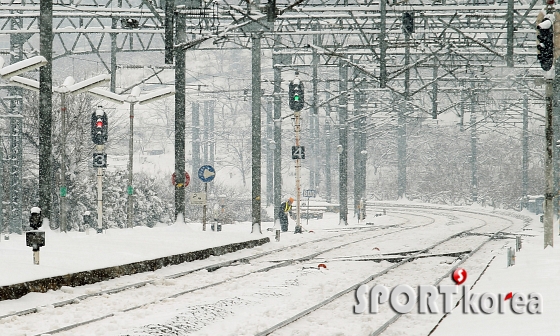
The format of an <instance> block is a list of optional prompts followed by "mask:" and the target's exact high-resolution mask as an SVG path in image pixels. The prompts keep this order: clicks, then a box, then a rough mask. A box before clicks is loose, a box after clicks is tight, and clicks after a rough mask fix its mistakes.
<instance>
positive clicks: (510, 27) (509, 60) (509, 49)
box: [506, 0, 515, 68]
mask: <svg viewBox="0 0 560 336" xmlns="http://www.w3.org/2000/svg"><path fill="white" fill-rule="evenodd" d="M513 11H514V0H508V3H507V15H506V25H507V28H506V29H507V33H506V36H507V40H506V64H507V66H508V67H510V68H513V33H514V30H515V28H514V22H513Z"/></svg>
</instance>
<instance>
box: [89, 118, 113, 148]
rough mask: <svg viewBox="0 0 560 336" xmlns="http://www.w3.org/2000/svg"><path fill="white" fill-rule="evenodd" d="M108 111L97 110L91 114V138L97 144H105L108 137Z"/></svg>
mask: <svg viewBox="0 0 560 336" xmlns="http://www.w3.org/2000/svg"><path fill="white" fill-rule="evenodd" d="M107 122H108V118H107V113H105V112H99V111H96V112H94V113H93V114H92V115H91V140H92V141H93V143H94V144H96V145H103V144H105V142H107V138H108V133H109V132H108V130H109V126H108V123H107Z"/></svg>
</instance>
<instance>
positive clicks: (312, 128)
mask: <svg viewBox="0 0 560 336" xmlns="http://www.w3.org/2000/svg"><path fill="white" fill-rule="evenodd" d="M313 30H317V25H315V26H314V27H313ZM320 43H321V41H320V35H318V34H315V35H313V44H314V45H319V44H320ZM311 62H312V82H311V85H312V86H311V89H312V102H311V104H312V105H311V113H310V115H309V134H310V140H311V158H310V159H311V160H310V161H311V164H310V169H309V188H310V189H313V190H316V189H317V185H318V183H319V182H318V177H319V174H318V169H317V166H318V165H317V158H318V157H319V145H318V136H319V111H318V108H317V105H318V94H317V90H318V68H319V55H318V54H317V49H316V48H313V49H312V61H311Z"/></svg>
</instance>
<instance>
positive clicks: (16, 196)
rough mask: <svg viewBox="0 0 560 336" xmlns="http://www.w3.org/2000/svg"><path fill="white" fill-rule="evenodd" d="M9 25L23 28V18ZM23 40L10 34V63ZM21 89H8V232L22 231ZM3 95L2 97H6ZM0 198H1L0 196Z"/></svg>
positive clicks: (17, 58) (20, 54) (16, 58)
mask: <svg viewBox="0 0 560 336" xmlns="http://www.w3.org/2000/svg"><path fill="white" fill-rule="evenodd" d="M10 21H11V23H10V27H11V29H13V30H17V29H23V19H22V18H19V19H16V18H12V19H11V20H10ZM23 43H24V42H23V40H22V38H21V37H20V38H17V35H10V64H14V63H16V62H19V61H22V60H23ZM22 91H23V89H22V88H19V87H11V88H10V89H9V95H10V96H11V97H10V98H11V99H10V111H9V113H10V114H11V115H12V117H10V118H9V127H10V150H9V153H8V163H9V164H8V169H9V172H10V174H9V183H10V184H9V186H10V187H9V199H10V206H9V208H8V210H9V212H8V214H9V216H10V220H9V223H10V227H9V230H8V231H9V232H12V233H18V234H19V233H21V232H22V210H23V204H22V201H23V198H22V196H23V184H22V182H23V181H22V177H23V154H22V150H23V144H22V141H23V138H22V137H23V117H22V113H21V112H22V105H23V98H22V97H23V93H22ZM6 98H7V97H5V98H4V99H6ZM0 200H1V198H0Z"/></svg>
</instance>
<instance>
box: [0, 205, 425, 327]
mask: <svg viewBox="0 0 560 336" xmlns="http://www.w3.org/2000/svg"><path fill="white" fill-rule="evenodd" d="M412 215H413V216H414V214H412ZM424 217H425V216H424ZM434 222H435V220H432V221H431V222H430V223H426V224H421V225H415V226H412V227H407V228H403V229H400V230H395V231H392V232H385V233H382V234H379V235H376V236H371V237H365V238H360V239H358V240H355V241H351V242H347V243H344V244H341V245H337V246H334V247H330V248H328V249H324V250H321V251H318V252H315V253H312V254H309V255H306V256H303V257H299V258H292V259H290V260H287V261H284V262H281V263H278V264H275V265H272V266H267V267H264V268H261V269H257V270H254V271H250V272H247V273H244V274H241V275H238V276H233V277H230V278H227V279H224V280H221V281H218V282H214V283H211V284H208V285H204V286H201V287H196V288H192V289H189V290H186V291H182V292H178V293H175V294H172V295H168V296H166V297H163V298H159V299H156V300H153V301H150V302H147V303H142V304H140V305H137V306H133V307H129V308H126V309H121V310H119V311H116V312H112V313H109V314H106V315H103V316H100V317H96V318H93V319H89V320H85V321H81V322H78V323H73V324H69V325H67V326H64V327H61V328H57V329H54V330H50V331H48V332H41V333H39V334H36V335H35V336H40V335H44V334H56V333H59V332H62V331H67V330H71V329H74V328H77V327H80V326H83V325H86V324H90V323H94V322H97V321H101V320H104V319H107V318H109V317H113V316H115V315H116V314H120V313H125V312H129V311H132V310H135V309H138V308H142V307H145V306H148V305H151V304H155V303H158V302H160V301H162V300H165V299H173V298H176V297H179V296H182V295H185V294H189V293H192V292H196V291H199V290H203V289H206V288H210V287H215V286H219V285H222V284H224V283H226V282H228V281H232V280H237V279H240V278H244V277H246V276H249V275H251V274H254V273H262V272H268V271H270V270H272V269H276V268H281V267H285V266H288V265H292V264H294V263H297V262H302V261H307V260H311V259H313V258H315V257H317V256H318V255H321V254H323V253H326V252H330V251H332V250H335V249H338V248H342V247H344V246H348V245H350V244H355V243H358V242H362V241H365V240H369V239H373V238H377V237H382V236H386V235H391V234H395V233H398V232H401V231H406V230H412V229H415V228H419V227H424V226H428V225H431V224H433V223H434ZM363 232H364V231H359V232H354V233H363ZM345 235H348V234H347V233H345V234H340V235H337V236H333V237H329V238H334V237H340V236H345ZM323 240H324V238H321V239H317V240H314V241H312V242H318V241H323ZM305 243H310V242H304V243H301V244H297V245H295V246H294V247H296V246H300V245H303V244H305ZM287 249H288V248H281V249H277V250H274V251H268V252H264V253H261V254H259V255H257V256H253V257H252V258H251V257H246V258H237V259H235V260H231V261H226V262H223V263H218V264H216V266H219V267H226V266H231V265H233V264H234V263H235V262H239V261H246V260H253V259H256V258H258V257H262V256H264V255H268V254H272V253H274V252H280V251H284V250H287ZM219 267H218V268H219ZM208 268H209V266H205V267H201V268H198V269H196V270H191V271H186V272H181V273H177V274H174V275H171V276H167V277H165V279H174V278H177V277H180V276H183V275H187V274H189V273H193V272H195V271H198V270H203V269H208ZM212 270H214V269H212ZM155 281H157V279H156V280H150V281H145V282H140V283H138V286H137V287H141V286H143V285H145V284H148V283H154V282H155ZM131 286H132V285H128V286H124V287H121V288H124V289H129V288H137V287H131ZM119 289H120V288H119ZM116 290H118V289H113V290H108V291H103V293H102V294H114V293H116V292H115V291H116ZM120 291H122V290H120ZM102 294H100V293H94V294H93V295H90V296H99V295H102ZM76 301H77V300H76V298H74V299H72V300H65V301H64V305H67V304H70V303H76ZM34 309H35V311H33V310H34ZM28 311H29V313H35V312H37V311H38V310H36V308H33V309H30V310H28ZM1 318H4V316H3V317H1Z"/></svg>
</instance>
